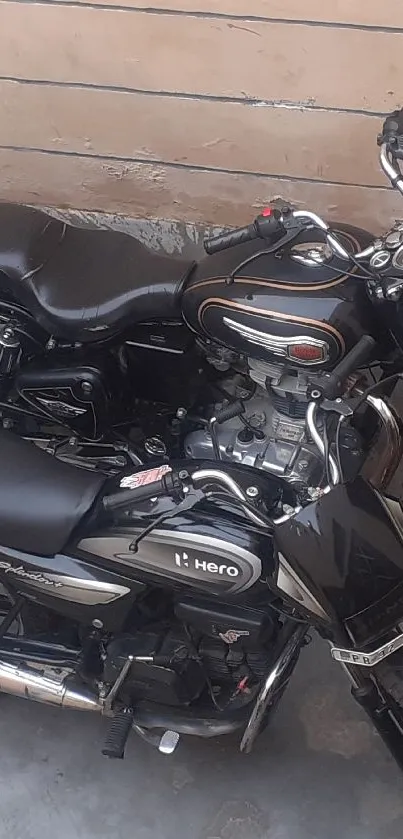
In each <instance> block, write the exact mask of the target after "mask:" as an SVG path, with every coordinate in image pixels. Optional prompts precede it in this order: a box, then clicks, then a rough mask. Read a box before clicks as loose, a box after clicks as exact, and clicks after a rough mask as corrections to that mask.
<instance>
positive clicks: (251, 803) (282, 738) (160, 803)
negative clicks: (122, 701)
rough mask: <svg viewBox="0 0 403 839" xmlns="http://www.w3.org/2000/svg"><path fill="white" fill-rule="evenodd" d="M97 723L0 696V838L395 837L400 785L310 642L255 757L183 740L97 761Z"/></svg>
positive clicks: (402, 820) (231, 747)
mask: <svg viewBox="0 0 403 839" xmlns="http://www.w3.org/2000/svg"><path fill="white" fill-rule="evenodd" d="M104 726H105V723H104V721H103V720H101V719H100V718H98V717H95V716H91V715H85V714H79V713H70V712H62V711H58V710H53V709H48V708H45V707H44V706H39V705H34V704H33V703H28V702H25V701H24V700H22V699H13V698H12V697H5V696H4V697H1V700H0V743H1V759H0V802H1V803H0V837H1V839H3V837H4V839H5V837H7V839H106V837H108V839H381V837H382V839H401V838H402V836H403V776H401V775H400V774H399V770H398V768H397V767H396V765H395V764H394V763H393V761H392V760H391V759H390V758H389V756H388V754H387V752H386V750H385V749H384V746H383V744H382V742H381V741H380V740H379V738H378V736H377V735H376V734H374V733H373V731H372V730H371V726H370V724H369V722H367V720H366V718H365V717H364V716H363V714H362V713H361V711H360V709H359V708H358V707H357V706H356V705H355V703H354V702H353V700H352V699H351V698H350V695H349V685H348V682H347V680H346V677H345V676H344V674H343V672H342V671H341V670H340V669H339V668H338V665H337V664H334V663H332V662H331V661H330V656H329V652H328V649H327V647H326V646H325V645H324V644H322V643H317V642H315V643H313V644H312V645H311V646H310V647H308V649H306V650H304V651H303V653H302V656H301V660H300V663H299V665H298V669H297V671H296V672H295V674H294V678H293V680H292V682H291V685H290V687H289V689H288V691H287V693H286V695H285V697H284V699H283V702H282V705H281V707H280V709H279V710H278V712H277V714H276V717H275V719H273V721H272V724H271V726H270V728H269V729H267V731H266V732H265V734H264V735H263V736H262V737H261V739H260V741H259V742H258V745H257V747H256V749H255V751H254V753H253V754H252V755H250V756H242V755H240V754H239V753H238V751H237V745H238V738H234V737H231V738H229V739H226V738H224V739H221V740H216V741H196V740H193V739H189V738H187V739H183V740H182V741H181V743H180V745H179V747H178V749H177V751H176V753H175V754H174V755H173V756H172V757H164V756H161V755H159V754H158V753H157V752H156V751H154V750H153V749H152V747H150V746H148V745H147V744H146V743H144V742H142V741H140V740H139V739H137V738H135V737H133V738H132V740H131V742H130V743H129V746H128V749H127V758H126V760H125V761H123V762H117V761H113V762H112V761H108V760H107V759H106V758H103V757H102V756H101V754H100V750H101V747H102V742H103V732H104V730H105V728H104Z"/></svg>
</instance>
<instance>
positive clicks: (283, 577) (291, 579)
mask: <svg viewBox="0 0 403 839" xmlns="http://www.w3.org/2000/svg"><path fill="white" fill-rule="evenodd" d="M278 562H279V564H278V569H277V577H276V586H277V588H278V589H280V591H282V592H284V594H286V595H287V596H288V597H290V598H291V600H294V601H295V602H296V603H297V604H298V605H301V606H303V607H304V609H306V610H307V611H308V612H312V614H313V615H317V616H318V617H319V618H322V620H326V621H329V620H330V618H329V615H327V614H326V612H325V610H324V609H323V608H322V606H321V605H320V603H319V602H318V601H317V600H316V598H315V597H314V596H313V595H312V594H311V592H310V591H309V589H308V587H307V586H306V585H305V583H304V582H303V581H302V580H301V579H300V578H299V576H298V574H297V573H296V572H295V571H294V569H293V568H291V566H290V565H289V564H288V562H287V560H286V558H285V556H283V554H282V553H279V554H278Z"/></svg>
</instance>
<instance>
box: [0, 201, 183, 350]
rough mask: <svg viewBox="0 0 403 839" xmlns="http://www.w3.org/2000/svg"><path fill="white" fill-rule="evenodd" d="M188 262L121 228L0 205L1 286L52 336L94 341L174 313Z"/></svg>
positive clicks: (177, 310) (178, 312)
mask: <svg viewBox="0 0 403 839" xmlns="http://www.w3.org/2000/svg"><path fill="white" fill-rule="evenodd" d="M193 265H194V263H193V262H190V261H189V260H183V259H178V258H174V257H170V256H161V255H159V254H153V253H151V252H150V251H149V250H148V248H146V247H145V246H144V245H142V244H141V243H140V242H139V241H137V240H136V239H134V238H133V237H132V236H129V235H127V234H125V233H119V232H115V231H111V230H99V229H98V230H92V229H88V227H81V228H78V227H72V226H70V225H66V224H64V223H63V222H62V221H60V220H58V219H55V218H52V217H50V216H48V215H46V214H45V213H42V212H41V211H39V210H35V209H33V208H32V207H23V206H19V205H10V204H0V288H1V287H3V288H5V290H7V291H8V293H9V294H10V295H11V296H12V297H13V298H14V299H15V300H17V301H18V302H20V303H22V305H23V306H25V307H26V308H27V309H29V310H30V311H31V313H32V314H33V315H34V316H35V318H36V319H37V321H38V323H39V324H40V325H41V326H42V327H43V328H44V329H45V330H46V331H47V332H49V333H50V334H51V335H54V336H55V337H60V338H64V339H66V340H71V341H80V342H81V341H97V340H100V339H102V338H106V337H108V336H109V335H110V334H113V333H114V332H118V331H120V330H123V329H124V328H125V327H126V326H128V325H129V324H134V323H139V322H146V321H149V320H155V319H160V318H163V319H164V320H165V319H176V318H180V316H181V306H180V301H181V292H182V288H183V286H184V283H185V281H186V279H187V277H188V276H189V273H190V270H191V268H192V267H193Z"/></svg>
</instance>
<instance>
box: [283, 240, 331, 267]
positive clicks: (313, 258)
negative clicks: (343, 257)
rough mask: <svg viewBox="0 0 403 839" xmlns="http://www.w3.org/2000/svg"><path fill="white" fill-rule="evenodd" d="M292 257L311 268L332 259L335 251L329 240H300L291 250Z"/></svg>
mask: <svg viewBox="0 0 403 839" xmlns="http://www.w3.org/2000/svg"><path fill="white" fill-rule="evenodd" d="M290 254H291V259H294V260H295V262H300V263H301V264H302V265H307V266H308V267H309V268H317V267H318V265H323V264H324V263H325V262H329V261H330V260H331V259H332V256H333V251H332V249H331V247H330V245H328V244H327V242H298V244H296V245H293V247H292V248H291V251H290Z"/></svg>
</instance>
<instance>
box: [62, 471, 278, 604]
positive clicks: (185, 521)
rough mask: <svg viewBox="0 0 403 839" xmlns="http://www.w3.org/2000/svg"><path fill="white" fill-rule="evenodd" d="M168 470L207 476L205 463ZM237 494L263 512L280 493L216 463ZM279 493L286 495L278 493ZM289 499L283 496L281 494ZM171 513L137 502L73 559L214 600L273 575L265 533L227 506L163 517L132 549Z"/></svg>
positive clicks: (265, 481)
mask: <svg viewBox="0 0 403 839" xmlns="http://www.w3.org/2000/svg"><path fill="white" fill-rule="evenodd" d="M171 465H172V466H173V468H174V469H176V470H178V469H180V468H184V467H186V465H187V466H188V467H189V466H191V468H190V469H189V471H191V472H194V471H195V470H196V469H197V468H198V467H204V466H205V467H207V468H210V469H211V462H208V463H202V462H199V461H192V462H191V464H189V462H186V461H182V462H179V461H178V462H176V463H172V464H171ZM220 469H221V470H223V471H226V472H228V473H230V474H231V475H232V477H234V478H235V480H237V481H238V482H239V483H240V484H241V485H242V486H244V488H246V487H247V486H248V485H251V484H253V485H254V486H258V488H259V490H260V492H261V496H262V498H264V499H265V502H266V508H267V509H269V510H270V509H271V508H272V507H274V506H275V505H276V503H277V501H278V499H279V494H280V493H281V492H282V490H281V489H280V488H279V482H278V481H277V480H274V479H271V478H268V477H266V476H265V475H263V476H261V475H257V474H256V471H255V470H252V469H249V467H242V466H233V465H232V464H224V463H221V464H220ZM284 492H287V489H286V488H285V489H284ZM288 492H289V490H288ZM173 508H174V502H173V501H172V499H170V498H163V499H160V500H155V501H145V502H142V503H137V504H136V505H135V507H134V508H133V512H132V514H131V515H129V516H127V515H126V514H122V516H121V519H120V520H119V519H118V518H116V519H115V521H114V523H113V524H112V525H109V526H107V527H104V528H103V529H101V530H100V531H99V532H94V533H92V534H88V536H87V535H86V536H85V537H84V538H82V539H81V540H80V542H79V544H78V545H77V549H78V552H79V554H80V556H83V557H86V559H87V561H91V560H92V561H94V558H98V559H101V560H102V561H103V562H104V563H105V562H106V564H107V567H108V568H109V569H110V570H111V571H112V570H114V571H116V569H117V568H120V569H121V572H122V573H123V574H131V575H134V576H135V578H136V580H139V581H142V582H145V583H146V584H149V585H151V584H153V585H164V586H166V587H172V588H179V589H182V590H183V589H185V590H190V591H195V590H196V591H200V592H204V593H205V594H208V595H217V596H219V597H221V599H224V600H225V599H226V598H227V597H229V598H231V599H232V598H234V597H235V598H236V597H237V596H238V595H242V598H243V601H244V599H245V592H248V593H249V590H251V589H252V588H253V587H254V586H255V585H256V584H257V583H259V581H260V580H261V578H262V577H263V578H267V577H268V576H269V575H270V574H271V573H272V571H273V547H272V534H271V533H270V532H266V531H265V530H264V529H263V528H262V529H259V528H258V527H257V526H255V525H253V524H251V522H250V521H249V520H248V519H246V518H245V517H244V516H243V515H242V514H241V513H239V512H238V514H236V513H235V512H234V508H233V506H232V507H231V508H229V505H228V502H220V503H219V504H214V503H212V502H210V501H205V502H202V503H199V504H198V505H197V506H196V507H195V508H194V509H192V510H188V511H186V512H182V513H180V514H178V515H176V516H175V517H172V518H167V519H166V520H165V521H164V522H163V523H161V524H157V525H156V527H155V529H153V530H152V531H151V533H150V534H149V535H148V536H146V537H145V538H144V539H142V540H141V542H140V543H139V545H138V549H137V550H134V549H133V542H134V540H135V539H136V537H137V536H138V535H139V534H140V533H141V532H142V531H143V530H144V529H145V528H146V527H147V526H148V525H149V524H150V523H151V522H152V521H153V520H154V521H156V520H157V519H158V518H159V516H160V515H161V513H162V512H165V511H168V510H171V509H173Z"/></svg>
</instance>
